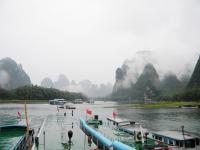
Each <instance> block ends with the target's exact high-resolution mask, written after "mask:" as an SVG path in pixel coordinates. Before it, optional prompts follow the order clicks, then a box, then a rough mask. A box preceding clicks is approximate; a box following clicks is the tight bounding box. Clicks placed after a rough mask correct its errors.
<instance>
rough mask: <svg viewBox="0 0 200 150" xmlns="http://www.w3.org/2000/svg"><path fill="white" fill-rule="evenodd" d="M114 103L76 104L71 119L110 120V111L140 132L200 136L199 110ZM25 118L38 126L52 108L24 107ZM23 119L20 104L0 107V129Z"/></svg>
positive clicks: (41, 105)
mask: <svg viewBox="0 0 200 150" xmlns="http://www.w3.org/2000/svg"><path fill="white" fill-rule="evenodd" d="M115 105H116V103H113V102H96V103H95V104H93V105H91V104H86V103H84V104H76V105H75V106H76V108H77V109H76V111H75V112H74V113H75V115H77V116H78V117H77V118H79V117H85V115H86V114H85V110H86V109H91V110H92V112H93V114H98V115H99V117H100V118H101V119H103V120H104V119H105V117H106V116H111V115H112V112H113V111H116V112H117V115H118V116H120V117H123V118H128V119H131V120H137V121H139V122H140V123H142V126H143V127H144V128H150V129H155V130H180V129H181V126H182V125H184V128H185V130H187V131H190V132H194V133H197V134H199V135H200V109H181V108H170V109H166V108H165V109H138V108H137V109H136V108H130V109H117V110H116V109H115V108H114V107H109V108H108V107H106V106H115ZM27 108H28V116H29V120H30V122H31V125H32V126H33V127H36V126H39V125H40V124H41V123H42V121H43V119H44V118H45V117H46V116H47V115H49V114H55V113H56V112H57V109H56V106H52V105H49V104H28V105H27ZM18 111H19V112H21V113H22V116H24V105H23V104H0V125H4V124H16V123H18V121H19V120H18V118H17V112H18Z"/></svg>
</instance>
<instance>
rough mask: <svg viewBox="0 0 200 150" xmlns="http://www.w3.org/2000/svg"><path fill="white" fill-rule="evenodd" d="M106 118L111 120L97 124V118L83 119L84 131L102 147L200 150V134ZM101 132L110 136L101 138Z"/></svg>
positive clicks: (105, 135)
mask: <svg viewBox="0 0 200 150" xmlns="http://www.w3.org/2000/svg"><path fill="white" fill-rule="evenodd" d="M107 120H108V122H107V123H105V122H104V123H103V124H104V125H102V126H101V125H99V124H98V125H96V126H95V125H94V124H93V123H94V122H95V120H94V119H88V120H86V121H85V122H84V120H82V119H81V120H80V124H81V129H82V131H83V132H84V133H85V134H86V135H87V136H88V138H89V139H90V138H92V139H93V141H94V143H95V144H97V146H98V147H99V149H106V150H110V149H112V148H113V145H114V143H119V145H121V144H123V145H125V146H128V147H129V148H133V149H136V150H200V137H199V136H195V135H194V134H192V133H189V132H186V131H185V132H184V133H183V132H181V131H156V132H155V131H151V130H149V129H145V128H142V127H141V124H140V123H139V122H137V121H132V120H127V119H121V118H116V117H107ZM91 122H92V123H91ZM96 122H98V121H96ZM99 134H101V135H103V136H104V137H107V139H104V138H101V136H98V135H99ZM97 140H98V142H96V141H97ZM108 141H110V142H108ZM108 143H109V144H110V145H111V147H112V148H111V147H109V146H110V145H109V144H108ZM102 145H103V146H105V147H102ZM115 149H118V148H115Z"/></svg>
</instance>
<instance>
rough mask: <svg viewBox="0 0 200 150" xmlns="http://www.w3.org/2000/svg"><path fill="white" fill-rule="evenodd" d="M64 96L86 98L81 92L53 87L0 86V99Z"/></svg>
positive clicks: (37, 98)
mask: <svg viewBox="0 0 200 150" xmlns="http://www.w3.org/2000/svg"><path fill="white" fill-rule="evenodd" d="M55 98H64V99H66V100H74V99H83V100H86V99H88V98H87V96H85V95H84V94H82V93H74V92H68V91H60V90H57V89H54V88H44V87H40V86H37V85H31V86H23V87H19V88H16V89H13V90H5V89H1V88H0V99H2V100H50V99H55Z"/></svg>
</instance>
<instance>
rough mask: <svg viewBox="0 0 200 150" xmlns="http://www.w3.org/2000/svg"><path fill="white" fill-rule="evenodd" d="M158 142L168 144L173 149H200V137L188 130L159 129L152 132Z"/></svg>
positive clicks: (153, 137)
mask: <svg viewBox="0 0 200 150" xmlns="http://www.w3.org/2000/svg"><path fill="white" fill-rule="evenodd" d="M151 136H152V139H154V140H155V141H156V142H157V143H163V144H166V145H168V146H169V147H170V148H172V149H173V150H200V137H199V136H196V135H194V134H193V133H190V132H186V131H157V132H152V133H151Z"/></svg>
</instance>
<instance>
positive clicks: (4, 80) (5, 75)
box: [0, 70, 10, 87]
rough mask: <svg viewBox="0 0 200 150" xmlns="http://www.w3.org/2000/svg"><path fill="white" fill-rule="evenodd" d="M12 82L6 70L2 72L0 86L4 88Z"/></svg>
mask: <svg viewBox="0 0 200 150" xmlns="http://www.w3.org/2000/svg"><path fill="white" fill-rule="evenodd" d="M9 81H10V75H9V73H8V72H7V71H5V70H0V86H1V87H4V86H5V85H6V84H7V83H8V82H9Z"/></svg>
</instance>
